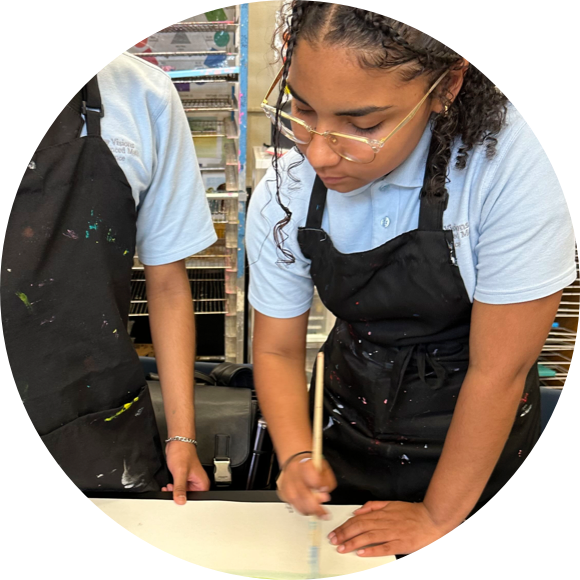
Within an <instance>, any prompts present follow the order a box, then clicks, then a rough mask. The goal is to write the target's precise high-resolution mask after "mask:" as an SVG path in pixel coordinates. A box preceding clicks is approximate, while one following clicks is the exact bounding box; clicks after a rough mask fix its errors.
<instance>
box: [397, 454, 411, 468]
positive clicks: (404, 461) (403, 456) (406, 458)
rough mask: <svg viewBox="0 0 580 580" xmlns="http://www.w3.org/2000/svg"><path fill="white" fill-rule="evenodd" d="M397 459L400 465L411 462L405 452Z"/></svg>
mask: <svg viewBox="0 0 580 580" xmlns="http://www.w3.org/2000/svg"><path fill="white" fill-rule="evenodd" d="M399 459H400V460H401V465H408V464H409V463H411V460H410V459H409V457H408V456H407V455H405V454H403V455H401V457H399Z"/></svg>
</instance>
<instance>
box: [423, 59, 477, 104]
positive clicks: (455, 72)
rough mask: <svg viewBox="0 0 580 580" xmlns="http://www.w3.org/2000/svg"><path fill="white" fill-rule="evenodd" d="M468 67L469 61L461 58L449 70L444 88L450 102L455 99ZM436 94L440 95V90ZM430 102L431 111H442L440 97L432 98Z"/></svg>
mask: <svg viewBox="0 0 580 580" xmlns="http://www.w3.org/2000/svg"><path fill="white" fill-rule="evenodd" d="M468 67H469V63H468V62H467V61H466V60H465V59H462V60H461V61H460V62H459V63H458V64H457V65H454V66H453V68H452V69H451V71H450V72H449V80H448V81H447V83H446V84H445V89H446V96H447V98H448V99H449V100H450V101H451V102H453V101H454V100H455V99H456V97H457V95H458V94H459V91H460V90H461V87H462V86H463V79H464V77H465V73H466V72H467V68H468ZM437 94H438V95H441V92H440V91H437ZM432 103H433V104H432V107H431V110H432V112H434V113H441V112H442V111H443V107H444V105H443V103H442V102H441V99H440V98H435V99H433V101H432Z"/></svg>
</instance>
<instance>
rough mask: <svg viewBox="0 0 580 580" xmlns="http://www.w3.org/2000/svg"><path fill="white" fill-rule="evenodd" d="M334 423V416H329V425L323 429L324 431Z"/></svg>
mask: <svg viewBox="0 0 580 580" xmlns="http://www.w3.org/2000/svg"><path fill="white" fill-rule="evenodd" d="M333 425H334V421H333V420H332V417H329V418H328V425H327V426H326V427H325V428H324V429H323V431H326V430H327V429H330V428H331V427H332V426H333Z"/></svg>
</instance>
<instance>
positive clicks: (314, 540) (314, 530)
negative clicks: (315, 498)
mask: <svg viewBox="0 0 580 580" xmlns="http://www.w3.org/2000/svg"><path fill="white" fill-rule="evenodd" d="M323 394H324V353H322V352H319V353H318V357H317V359H316V380H315V391H314V421H313V427H312V462H313V464H314V468H315V469H316V471H318V472H319V473H320V471H321V470H322V405H323ZM309 529H310V551H309V555H308V561H309V565H310V577H311V578H318V577H319V576H320V541H321V537H322V533H321V529H320V520H319V519H318V518H317V517H316V516H310V522H309Z"/></svg>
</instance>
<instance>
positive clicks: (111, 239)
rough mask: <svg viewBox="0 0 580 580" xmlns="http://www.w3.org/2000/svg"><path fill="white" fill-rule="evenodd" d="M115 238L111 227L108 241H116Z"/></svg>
mask: <svg viewBox="0 0 580 580" xmlns="http://www.w3.org/2000/svg"><path fill="white" fill-rule="evenodd" d="M114 241H115V238H114V237H113V231H112V230H111V228H109V231H108V232H107V242H114Z"/></svg>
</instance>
